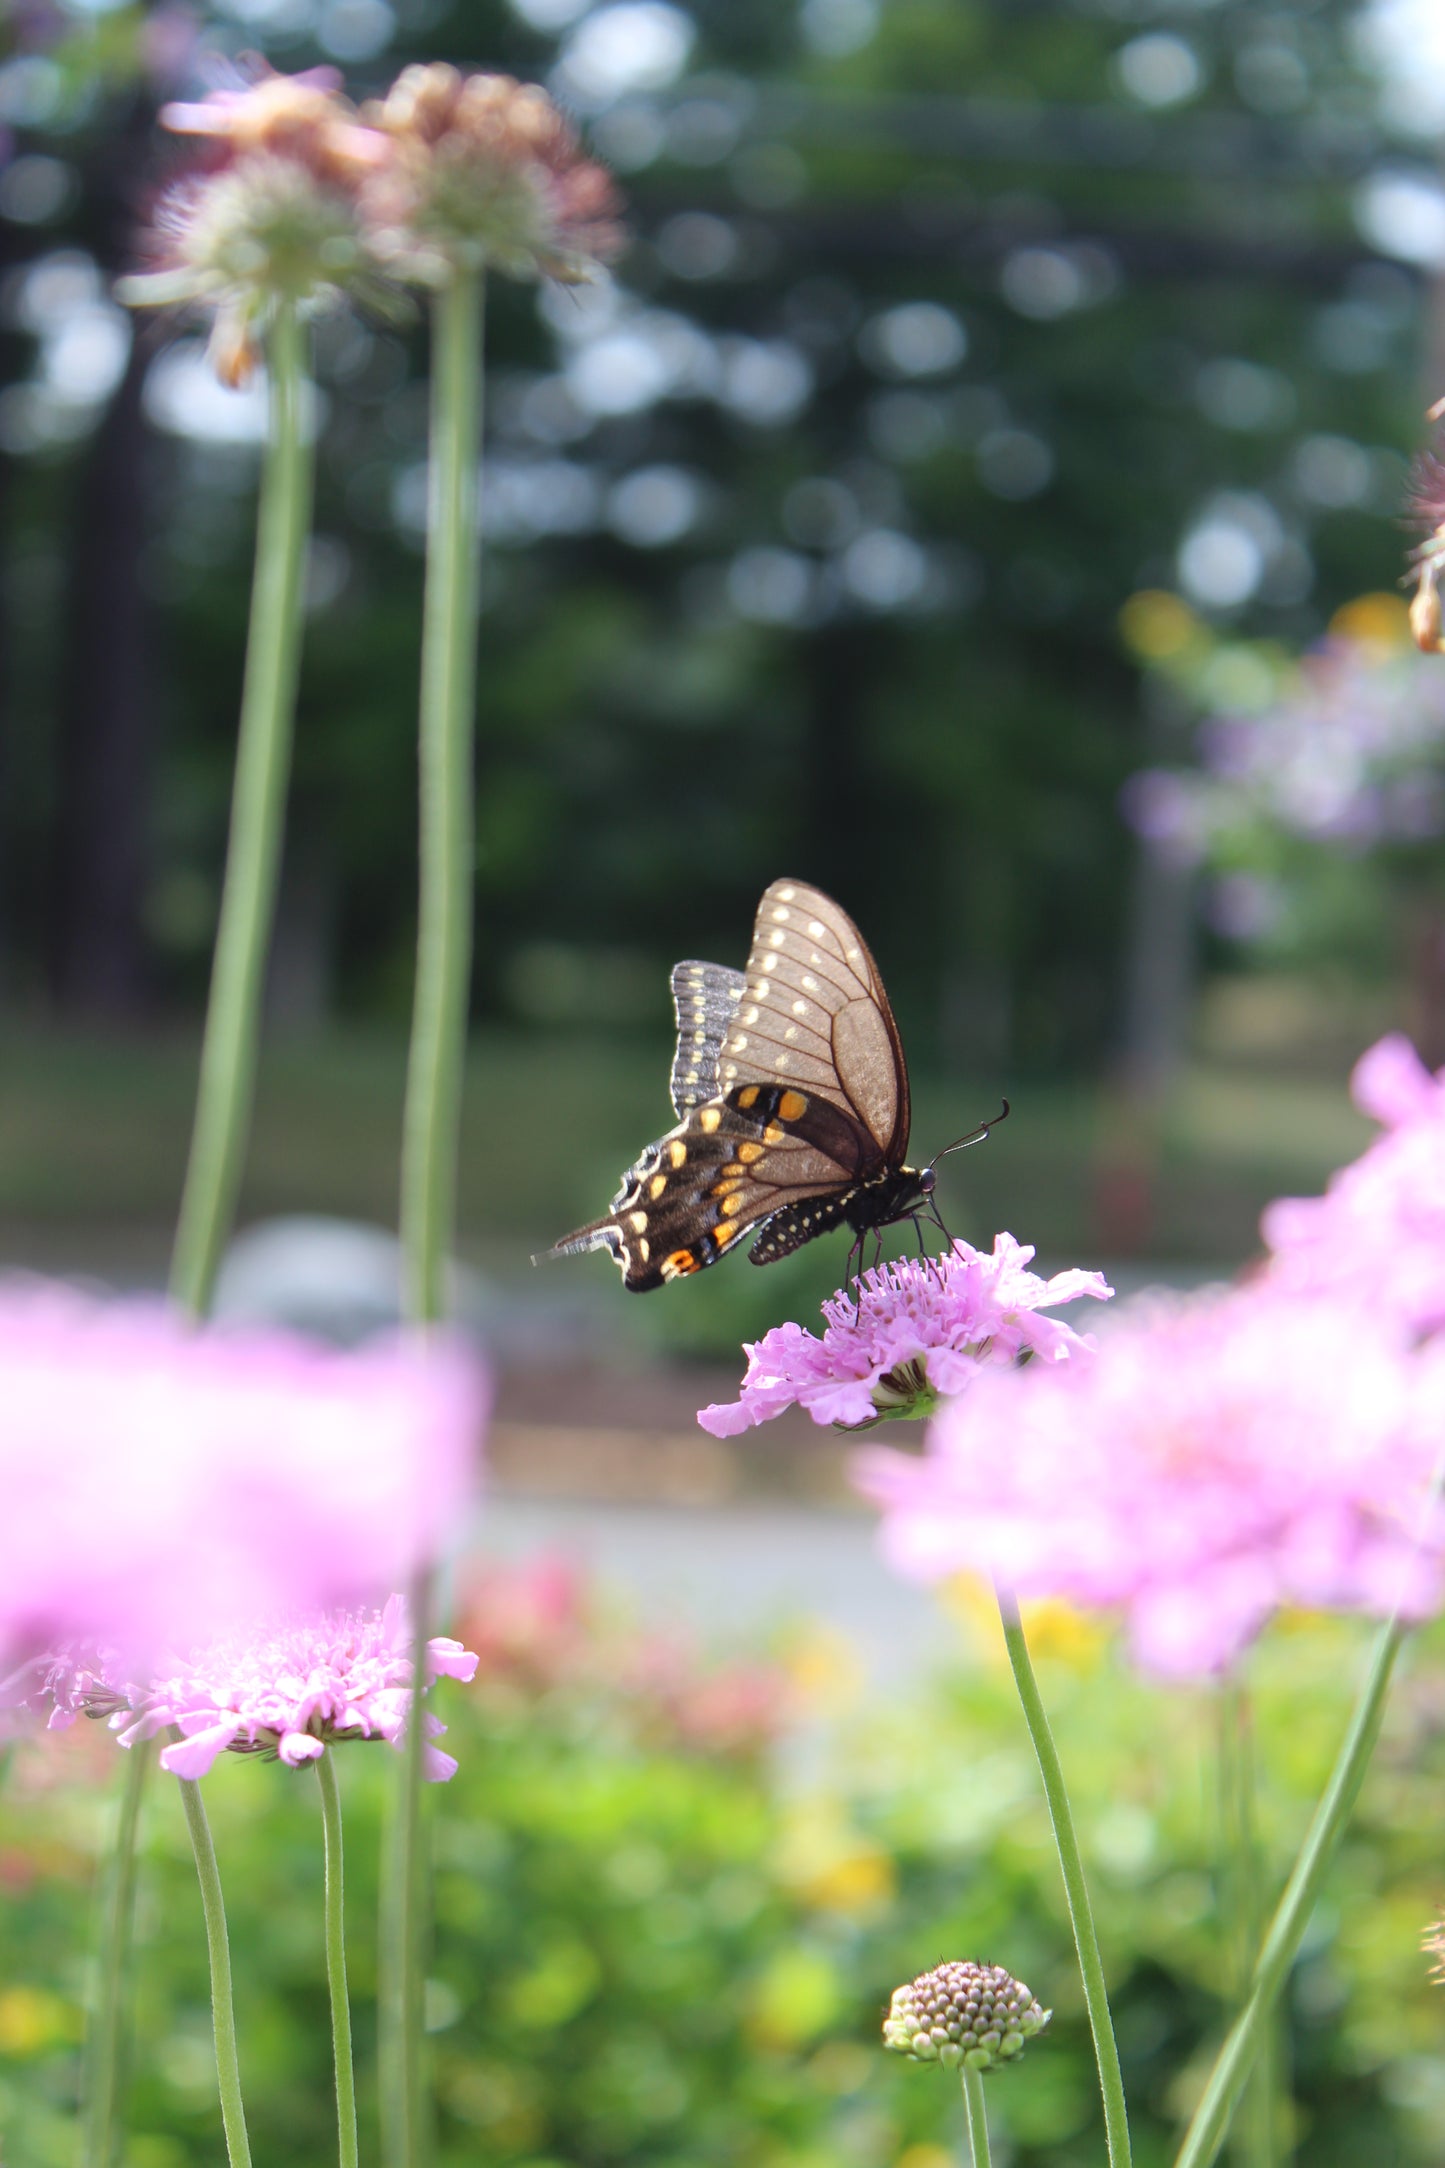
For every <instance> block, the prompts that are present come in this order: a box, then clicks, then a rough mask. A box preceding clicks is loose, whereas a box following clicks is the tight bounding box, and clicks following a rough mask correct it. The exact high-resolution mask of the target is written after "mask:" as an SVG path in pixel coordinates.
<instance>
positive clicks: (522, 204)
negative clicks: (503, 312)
mask: <svg viewBox="0 0 1445 2168" xmlns="http://www.w3.org/2000/svg"><path fill="white" fill-rule="evenodd" d="M364 118H365V119H366V120H367V121H368V122H370V123H371V125H372V126H373V127H375V128H377V129H378V130H380V131H381V133H382V135H383V136H384V137H385V138H386V140H387V142H388V144H389V146H390V156H389V158H388V159H387V161H386V162H385V163H384V164H383V165H381V166H379V167H378V168H377V170H376V172H375V174H374V175H373V176H372V178H371V180H370V181H369V182H368V184H367V187H366V191H365V203H366V210H367V216H368V220H369V225H370V232H371V241H372V246H373V247H374V249H375V250H376V253H377V255H378V257H379V258H380V260H381V261H382V262H383V263H384V264H386V265H387V266H388V267H389V268H390V269H393V270H395V271H396V272H397V273H398V274H399V275H400V276H401V277H403V278H407V279H413V280H416V281H418V282H419V283H421V284H423V285H428V286H438V285H444V284H446V282H447V281H448V280H449V279H450V278H451V277H452V276H453V275H454V274H455V273H456V272H457V271H460V270H472V271H485V270H499V271H505V272H507V273H508V274H509V275H510V276H511V277H513V278H523V279H535V278H541V277H548V278H555V279H561V280H563V281H565V282H566V283H568V284H576V283H577V282H578V281H579V280H582V279H585V278H586V277H587V276H588V275H589V273H590V272H591V270H592V268H593V266H594V265H596V264H597V263H598V262H600V261H603V260H605V259H606V258H607V257H609V256H611V255H613V254H615V253H616V250H617V248H618V246H619V245H620V240H621V234H620V229H619V226H618V223H617V198H616V192H615V190H614V188H613V185H612V180H611V177H610V175H609V174H608V173H607V172H606V171H605V170H604V168H603V167H601V166H599V165H597V164H595V163H594V162H593V161H592V160H591V159H588V158H584V157H583V155H582V152H581V149H580V147H579V145H578V142H577V138H576V135H575V134H574V132H573V130H572V128H571V127H570V126H569V124H568V123H567V121H566V120H565V119H564V118H563V116H562V114H561V113H560V112H559V111H558V109H557V107H556V106H555V105H554V104H553V103H552V100H551V99H550V98H549V97H548V95H547V93H546V92H545V91H544V90H541V89H539V88H538V86H537V85H536V84H534V83H518V82H515V81H514V80H513V78H512V77H511V76H510V75H488V74H472V75H463V74H462V73H461V72H460V71H459V70H458V69H456V68H453V67H449V66H447V65H446V64H445V63H444V62H441V61H433V62H430V63H428V64H426V65H418V66H415V67H410V68H406V69H403V71H402V73H401V75H400V76H398V78H397V80H396V82H395V83H393V85H392V87H391V89H390V90H389V91H388V92H387V94H386V96H385V97H384V98H382V99H379V100H377V101H375V102H374V103H372V104H370V105H368V106H366V107H365V108H364Z"/></svg>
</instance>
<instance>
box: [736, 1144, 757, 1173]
mask: <svg viewBox="0 0 1445 2168" xmlns="http://www.w3.org/2000/svg"><path fill="white" fill-rule="evenodd" d="M762 1156H763V1148H762V1146H761V1145H760V1144H740V1145H739V1146H738V1158H739V1159H740V1160H741V1161H742V1163H743V1165H744V1166H745V1167H750V1166H751V1165H752V1163H753V1161H754V1160H755V1159H761V1158H762Z"/></svg>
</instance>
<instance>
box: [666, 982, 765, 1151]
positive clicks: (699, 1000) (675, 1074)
mask: <svg viewBox="0 0 1445 2168" xmlns="http://www.w3.org/2000/svg"><path fill="white" fill-rule="evenodd" d="M747 983H748V982H747V978H746V976H745V974H744V973H743V972H741V971H731V970H729V969H728V966H727V965H726V964H704V963H697V962H689V963H683V964H674V965H673V967H672V1005H673V1009H674V1011H675V1012H676V1015H677V1050H676V1052H675V1053H674V1055H673V1057H672V1077H671V1080H670V1086H669V1088H670V1091H671V1094H672V1104H673V1109H674V1111H675V1112H676V1113H677V1114H678V1115H684V1114H686V1113H687V1112H688V1109H689V1108H690V1107H696V1106H700V1105H701V1104H702V1102H703V1100H704V1099H712V1098H715V1097H716V1095H717V1088H718V1074H717V1065H718V1056H719V1055H720V1054H721V1052H722V1044H723V1041H724V1039H725V1038H726V1037H727V1035H728V1033H729V1032H730V1031H731V1029H732V1027H733V1024H734V1022H735V1020H736V1018H737V1013H738V1003H739V1001H740V1000H741V999H742V993H743V988H744V987H745V986H746V985H747Z"/></svg>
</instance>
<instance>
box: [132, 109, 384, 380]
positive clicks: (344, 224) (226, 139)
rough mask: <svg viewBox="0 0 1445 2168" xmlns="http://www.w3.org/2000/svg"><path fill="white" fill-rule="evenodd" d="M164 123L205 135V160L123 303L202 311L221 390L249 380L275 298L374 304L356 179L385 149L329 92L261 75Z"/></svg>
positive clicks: (377, 300) (165, 209) (180, 187)
mask: <svg viewBox="0 0 1445 2168" xmlns="http://www.w3.org/2000/svg"><path fill="white" fill-rule="evenodd" d="M162 117H163V118H164V119H165V121H166V123H167V125H168V126H170V127H171V128H173V129H175V130H177V131H178V132H180V133H182V134H186V135H194V136H203V137H205V138H206V139H207V141H208V144H209V146H210V148H209V166H208V169H207V170H206V171H204V172H201V173H191V174H188V175H186V176H184V177H183V178H181V179H180V180H178V181H176V182H174V183H173V184H172V186H171V187H170V188H168V189H167V190H166V191H165V193H164V194H163V195H162V197H161V199H160V202H159V205H158V207H157V210H156V214H155V218H154V221H153V226H152V232H151V236H150V254H151V256H152V259H153V262H154V269H153V270H151V271H149V272H146V273H143V274H142V275H141V276H139V277H136V278H130V279H126V280H123V281H122V283H121V288H120V291H121V295H122V298H123V299H125V300H127V301H129V302H132V303H134V304H136V305H137V306H142V307H143V306H148V305H149V306H159V307H167V306H175V305H183V304H187V303H190V304H199V305H201V306H203V307H207V308H210V309H212V310H213V311H214V329H213V331H212V336H211V359H212V361H213V363H214V365H215V367H216V370H217V373H218V374H219V375H220V377H221V378H222V380H223V382H225V383H227V384H231V385H237V384H244V383H245V382H246V380H247V378H248V377H249V376H250V375H251V373H252V371H253V369H254V368H255V366H256V363H257V361H258V360H259V358H260V342H261V339H262V337H263V335H264V333H265V330H266V327H267V325H268V323H269V322H270V319H271V317H272V315H273V313H274V311H275V309H276V306H277V304H278V303H279V302H283V301H290V302H294V303H298V304H300V305H301V306H303V307H306V308H308V309H315V308H318V307H326V306H329V305H332V304H334V303H335V302H336V301H337V300H338V299H339V298H340V297H341V295H343V294H345V293H350V294H353V295H355V296H357V297H359V298H363V299H365V300H368V301H371V302H372V303H373V304H375V305H383V304H384V302H385V295H384V293H383V291H382V282H381V280H380V279H379V278H378V277H377V275H376V273H375V270H374V268H373V266H372V263H371V259H370V256H369V254H368V251H367V249H366V245H365V239H364V235H363V232H362V227H361V221H360V215H359V207H358V184H359V181H360V177H361V175H362V174H363V173H364V172H366V171H368V170H369V169H370V168H371V167H372V166H374V165H375V164H376V162H377V161H378V159H380V158H384V157H385V156H386V144H385V141H384V139H383V138H382V137H381V136H379V135H377V134H376V133H375V132H374V131H373V130H371V129H367V128H363V127H362V126H361V124H360V122H359V121H358V120H357V118H356V115H355V113H354V112H353V110H352V108H351V107H350V106H349V105H347V103H346V101H345V100H344V99H343V98H341V97H339V96H338V95H337V94H336V92H335V91H334V90H332V89H330V88H329V87H328V86H327V85H326V84H325V83H324V82H323V81H321V80H319V79H318V78H316V77H312V76H287V75H266V76H264V77H263V78H262V79H261V80H260V81H259V82H256V83H253V84H251V85H249V86H248V87H247V88H246V89H244V90H237V91H218V92H216V93H215V94H214V95H213V96H212V97H210V98H207V99H205V100H204V101H203V102H202V103H200V104H197V105H172V106H167V107H166V108H165V111H164V114H163V116H162Z"/></svg>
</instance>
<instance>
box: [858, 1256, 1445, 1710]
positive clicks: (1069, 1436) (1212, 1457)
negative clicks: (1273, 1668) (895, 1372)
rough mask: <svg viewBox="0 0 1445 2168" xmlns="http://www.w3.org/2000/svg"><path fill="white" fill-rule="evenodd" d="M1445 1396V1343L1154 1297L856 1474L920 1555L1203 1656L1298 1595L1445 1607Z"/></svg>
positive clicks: (1314, 1602) (888, 1530) (1335, 1313)
mask: <svg viewBox="0 0 1445 2168" xmlns="http://www.w3.org/2000/svg"><path fill="white" fill-rule="evenodd" d="M1442 1413H1445V1351H1442V1352H1441V1357H1440V1358H1433V1359H1428V1360H1427V1359H1426V1358H1425V1357H1422V1356H1418V1355H1416V1356H1412V1355H1407V1354H1405V1353H1404V1352H1403V1351H1402V1349H1401V1347H1400V1343H1399V1339H1398V1336H1397V1335H1396V1334H1394V1333H1393V1332H1391V1331H1390V1330H1388V1329H1386V1328H1385V1327H1383V1326H1381V1325H1379V1324H1378V1323H1377V1322H1374V1321H1372V1320H1370V1319H1369V1318H1368V1317H1367V1316H1365V1315H1363V1314H1362V1313H1361V1311H1360V1310H1359V1308H1358V1307H1357V1306H1355V1305H1352V1304H1335V1303H1327V1302H1323V1301H1311V1302H1297V1301H1292V1300H1290V1299H1289V1298H1287V1297H1284V1296H1281V1295H1279V1294H1276V1293H1274V1292H1272V1291H1271V1290H1270V1289H1269V1287H1268V1286H1267V1285H1261V1284H1258V1283H1257V1284H1255V1285H1253V1286H1249V1287H1245V1288H1241V1289H1237V1290H1233V1291H1227V1292H1211V1293H1208V1294H1205V1295H1203V1296H1199V1297H1194V1298H1191V1299H1189V1300H1187V1301H1179V1302H1174V1303H1161V1302H1158V1301H1153V1302H1145V1303H1141V1304H1140V1305H1139V1306H1137V1307H1136V1309H1135V1310H1134V1311H1133V1313H1132V1314H1130V1315H1128V1316H1125V1317H1121V1318H1119V1319H1117V1320H1115V1322H1114V1324H1113V1326H1112V1327H1111V1329H1110V1331H1109V1333H1108V1334H1107V1335H1106V1336H1105V1339H1104V1342H1103V1345H1102V1347H1101V1348H1100V1350H1099V1352H1098V1354H1097V1355H1096V1356H1095V1357H1094V1359H1093V1361H1092V1362H1088V1363H1064V1364H1060V1365H1059V1366H1057V1367H1056V1368H1054V1369H1051V1370H1043V1369H1041V1368H1040V1367H1039V1366H1038V1365H1033V1366H1031V1367H1030V1368H1029V1369H1028V1370H1027V1371H1025V1372H1022V1373H1017V1372H1006V1371H1002V1370H999V1371H995V1372H993V1373H991V1374H990V1375H988V1376H985V1377H981V1378H979V1379H978V1380H977V1382H976V1383H975V1384H974V1385H973V1387H972V1388H971V1390H970V1391H969V1392H968V1394H967V1395H966V1396H965V1397H964V1398H963V1399H962V1400H959V1401H957V1402H955V1403H954V1404H953V1405H952V1406H950V1407H948V1408H946V1409H945V1410H944V1411H943V1412H942V1414H940V1415H939V1416H938V1417H937V1418H936V1419H935V1421H934V1422H933V1424H932V1425H931V1427H930V1430H929V1434H928V1442H927V1450H926V1452H925V1454H924V1455H923V1456H922V1457H921V1458H915V1457H912V1456H909V1455H905V1454H902V1453H893V1452H882V1451H874V1452H871V1453H867V1454H863V1455H860V1456H859V1460H858V1464H857V1472H856V1480H857V1482H858V1486H859V1488H860V1489H861V1490H862V1491H863V1493H864V1495H865V1496H867V1497H869V1498H871V1499H872V1500H873V1502H874V1503H875V1504H876V1505H878V1506H880V1507H881V1508H882V1512H883V1529H882V1537H883V1547H884V1551H885V1554H886V1555H887V1556H888V1557H889V1559H890V1560H891V1561H892V1563H893V1564H894V1565H896V1566H897V1567H898V1568H899V1569H900V1571H902V1572H904V1573H907V1574H909V1575H912V1576H915V1577H917V1578H919V1579H922V1580H939V1579H942V1578H944V1577H945V1576H947V1575H950V1574H953V1573H956V1572H960V1571H979V1572H984V1573H988V1574H990V1575H992V1576H993V1578H994V1579H995V1580H996V1581H998V1582H999V1583H1001V1584H1003V1585H1004V1586H1006V1587H1008V1588H1011V1589H1012V1590H1013V1591H1014V1592H1015V1593H1016V1594H1017V1595H1019V1596H1021V1597H1034V1596H1056V1597H1063V1598H1064V1599H1065V1600H1066V1601H1068V1602H1070V1603H1073V1604H1077V1605H1079V1606H1081V1607H1083V1608H1085V1609H1103V1610H1119V1611H1122V1612H1123V1614H1124V1616H1125V1618H1126V1620H1127V1624H1128V1629H1129V1636H1130V1641H1131V1645H1132V1649H1133V1653H1134V1655H1135V1657H1136V1658H1137V1659H1138V1661H1139V1662H1140V1663H1142V1664H1143V1665H1144V1666H1146V1667H1147V1668H1148V1669H1150V1670H1152V1671H1155V1672H1157V1673H1161V1674H1165V1675H1179V1676H1188V1675H1198V1674H1203V1673H1208V1672H1211V1671H1215V1670H1218V1669H1220V1668H1222V1667H1223V1666H1224V1665H1226V1664H1228V1663H1229V1662H1230V1661H1231V1660H1232V1658H1234V1657H1235V1656H1236V1655H1237V1654H1238V1652H1239V1651H1240V1650H1241V1649H1242V1648H1243V1647H1244V1646H1245V1645H1246V1643H1247V1642H1248V1641H1249V1640H1250V1639H1251V1638H1252V1637H1253V1636H1254V1635H1255V1634H1256V1633H1257V1632H1258V1631H1259V1629H1260V1628H1261V1626H1262V1625H1263V1624H1264V1623H1265V1621H1266V1620H1267V1618H1268V1617H1269V1616H1270V1614H1271V1613H1272V1612H1273V1611H1274V1610H1276V1609H1277V1608H1279V1607H1280V1606H1282V1605H1303V1606H1305V1607H1308V1608H1329V1609H1339V1610H1362V1611H1368V1612H1374V1613H1386V1612H1389V1611H1391V1610H1392V1609H1393V1608H1394V1607H1395V1605H1396V1604H1397V1603H1398V1604H1400V1605H1401V1606H1402V1607H1403V1608H1404V1609H1406V1610H1407V1611H1409V1612H1410V1613H1412V1614H1414V1615H1420V1614H1423V1613H1426V1612H1428V1611H1430V1610H1432V1609H1433V1608H1435V1607H1436V1606H1437V1605H1438V1602H1439V1599H1440V1556H1441V1548H1442V1545H1441V1540H1440V1530H1439V1528H1438V1526H1434V1527H1432V1528H1430V1529H1429V1530H1428V1531H1422V1528H1421V1520H1422V1512H1423V1508H1424V1505H1425V1500H1426V1497H1427V1495H1428V1491H1429V1486H1430V1476H1431V1473H1432V1470H1433V1464H1434V1460H1435V1456H1436V1454H1437V1453H1438V1451H1439V1439H1440V1437H1441V1435H1442V1434H1445V1424H1442V1420H1441V1418H1442ZM1422 1536H1423V1540H1422Z"/></svg>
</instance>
